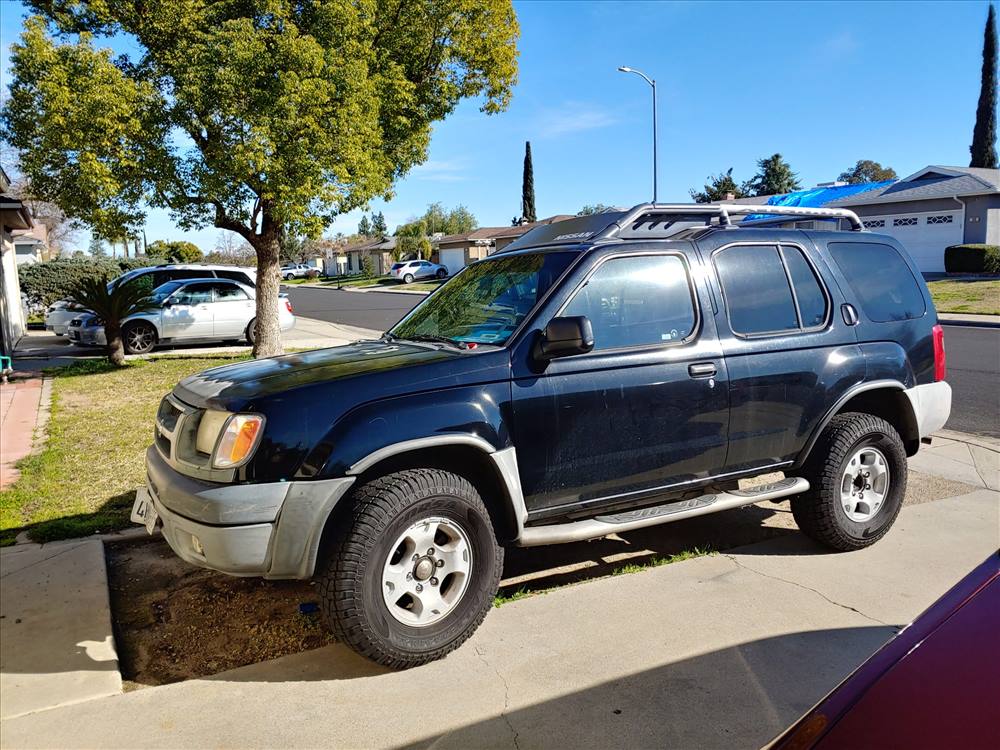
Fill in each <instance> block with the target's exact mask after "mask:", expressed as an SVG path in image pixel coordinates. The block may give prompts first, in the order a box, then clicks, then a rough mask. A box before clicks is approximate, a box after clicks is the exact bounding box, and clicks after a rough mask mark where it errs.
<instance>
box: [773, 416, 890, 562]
mask: <svg viewBox="0 0 1000 750" xmlns="http://www.w3.org/2000/svg"><path fill="white" fill-rule="evenodd" d="M866 445H870V446H873V447H875V448H878V449H879V451H880V452H881V453H882V454H883V455H884V456H885V459H886V462H887V463H888V465H889V489H888V492H887V494H886V498H885V500H884V501H883V503H882V506H881V507H880V508H879V509H878V510H877V512H876V513H875V515H874V516H872V517H871V518H869V519H868V520H867V521H864V522H862V523H858V522H855V521H852V520H851V519H850V518H848V516H847V514H846V513H845V512H844V508H843V505H841V499H840V482H841V479H842V477H843V471H844V462H845V461H847V460H848V458H849V457H850V456H851V455H853V454H854V452H855V451H856V450H857V449H858V448H860V447H863V446H866ZM906 473H907V464H906V449H905V448H904V447H903V441H902V440H901V439H900V437H899V434H898V433H897V432H896V430H895V428H893V426H892V425H891V424H889V423H888V422H886V421H885V420H884V419H881V418H879V417H875V416H872V415H871V414H859V413H854V412H849V413H846V414H838V415H837V416H836V417H834V418H833V419H831V420H830V423H829V424H828V425H827V426H826V428H825V429H824V430H823V432H822V434H820V436H819V439H818V440H817V441H816V444H815V445H814V446H813V448H812V451H811V452H810V454H809V459H808V460H807V461H806V464H805V466H804V467H803V469H802V471H801V472H800V474H801V476H803V477H805V478H806V479H808V480H809V484H810V487H809V491H808V492H804V493H803V494H801V495H797V496H795V497H793V498H792V500H791V506H792V515H793V516H794V517H795V522H796V523H797V524H798V526H799V529H801V530H802V532H803V533H804V534H805V535H806V536H808V537H810V538H811V539H814V540H815V541H817V542H819V543H820V544H823V545H825V546H827V547H831V548H833V549H835V550H838V551H841V552H849V551H851V550H857V549H862V548H864V547H868V546H870V545H872V544H874V543H875V542H877V541H878V540H879V539H881V538H882V537H883V536H885V535H886V533H887V532H888V531H889V529H890V528H891V527H892V524H893V522H894V521H895V520H896V516H898V515H899V509H900V508H901V507H902V505H903V496H904V495H905V494H906Z"/></svg>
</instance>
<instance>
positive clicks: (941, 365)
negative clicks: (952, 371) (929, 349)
mask: <svg viewBox="0 0 1000 750" xmlns="http://www.w3.org/2000/svg"><path fill="white" fill-rule="evenodd" d="M931 330H932V331H933V334H934V380H944V377H945V372H946V370H947V366H946V358H945V354H944V328H942V327H941V326H940V325H936V326H934V328H933V329H931Z"/></svg>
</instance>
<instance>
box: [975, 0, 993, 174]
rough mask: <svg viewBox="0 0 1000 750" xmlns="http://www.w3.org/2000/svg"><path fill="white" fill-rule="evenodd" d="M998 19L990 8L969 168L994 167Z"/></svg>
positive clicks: (984, 37)
mask: <svg viewBox="0 0 1000 750" xmlns="http://www.w3.org/2000/svg"><path fill="white" fill-rule="evenodd" d="M996 143H997V19H996V10H995V9H994V7H993V6H992V5H990V10H989V14H988V15H987V16H986V32H985V34H984V36H983V83H982V88H981V89H980V91H979V106H978V107H977V108H976V126H975V128H973V130H972V145H971V146H970V147H969V151H970V152H971V153H972V161H971V162H969V166H970V167H986V168H987V169H996V168H997V147H996Z"/></svg>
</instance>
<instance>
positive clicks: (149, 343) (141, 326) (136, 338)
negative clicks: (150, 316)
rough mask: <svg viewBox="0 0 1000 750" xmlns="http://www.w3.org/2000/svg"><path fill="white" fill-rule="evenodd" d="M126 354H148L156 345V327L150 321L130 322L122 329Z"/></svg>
mask: <svg viewBox="0 0 1000 750" xmlns="http://www.w3.org/2000/svg"><path fill="white" fill-rule="evenodd" d="M122 344H123V346H124V348H125V353H126V354H148V353H149V352H151V351H153V347H154V346H156V329H155V328H153V326H152V324H150V323H130V324H129V325H127V326H125V329H124V330H123V331H122Z"/></svg>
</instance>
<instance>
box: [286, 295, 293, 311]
mask: <svg viewBox="0 0 1000 750" xmlns="http://www.w3.org/2000/svg"><path fill="white" fill-rule="evenodd" d="M285 307H286V308H288V312H295V311H294V310H292V301H291V300H290V299H288V297H285Z"/></svg>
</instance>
